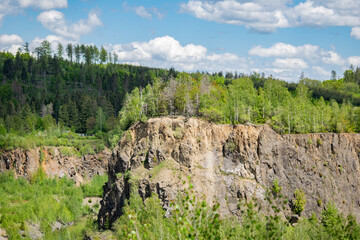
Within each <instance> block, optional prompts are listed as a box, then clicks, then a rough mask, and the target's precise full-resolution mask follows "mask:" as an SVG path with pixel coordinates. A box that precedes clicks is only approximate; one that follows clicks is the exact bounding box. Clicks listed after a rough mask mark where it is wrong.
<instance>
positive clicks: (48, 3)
mask: <svg viewBox="0 0 360 240" xmlns="http://www.w3.org/2000/svg"><path fill="white" fill-rule="evenodd" d="M18 2H19V4H20V7H21V8H28V7H35V8H40V9H43V10H49V9H54V8H67V6H68V4H67V0H18Z"/></svg>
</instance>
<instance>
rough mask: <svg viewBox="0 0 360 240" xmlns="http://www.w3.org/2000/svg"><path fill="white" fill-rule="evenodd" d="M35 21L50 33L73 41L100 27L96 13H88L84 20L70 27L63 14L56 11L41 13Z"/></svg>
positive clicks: (100, 23)
mask: <svg viewBox="0 0 360 240" xmlns="http://www.w3.org/2000/svg"><path fill="white" fill-rule="evenodd" d="M37 20H38V21H39V22H40V23H41V24H42V25H43V26H44V27H45V28H47V29H49V30H50V31H52V32H54V33H56V34H58V35H60V36H63V37H67V38H71V39H75V40H76V39H79V38H80V37H81V36H82V35H85V34H88V33H90V32H91V31H92V30H93V29H94V28H95V27H97V26H101V25H102V22H101V20H100V18H99V16H98V13H96V11H90V13H89V15H88V18H87V19H86V20H83V19H82V20H79V21H77V22H76V23H73V24H71V25H69V24H67V21H66V19H65V16H64V14H63V13H61V12H59V11H56V10H51V11H45V12H42V13H41V14H40V15H39V16H38V17H37Z"/></svg>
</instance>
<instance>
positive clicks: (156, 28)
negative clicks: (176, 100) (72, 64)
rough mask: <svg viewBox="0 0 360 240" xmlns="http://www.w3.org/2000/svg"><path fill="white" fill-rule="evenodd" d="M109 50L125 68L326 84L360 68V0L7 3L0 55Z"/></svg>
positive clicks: (2, 0)
mask: <svg viewBox="0 0 360 240" xmlns="http://www.w3.org/2000/svg"><path fill="white" fill-rule="evenodd" d="M45 39H46V40H48V41H50V42H51V43H52V46H53V48H54V49H55V48H56V46H57V44H58V43H59V42H60V43H62V44H64V45H65V44H67V43H74V44H77V43H84V44H96V45H97V46H101V45H103V46H104V47H105V48H106V49H107V50H108V51H111V52H116V53H117V54H118V55H119V62H120V63H130V64H136V65H145V66H152V67H165V68H169V67H175V68H176V69H177V70H184V71H191V72H193V71H197V70H199V71H209V72H214V71H221V70H222V71H224V72H226V71H237V72H243V73H247V74H248V73H251V72H253V71H256V72H260V73H261V72H264V73H265V74H266V75H267V76H268V75H270V74H271V75H273V76H274V77H278V78H280V79H284V80H287V81H295V82H296V81H298V79H299V76H300V74H301V72H304V73H305V76H307V77H310V78H314V79H319V80H324V79H329V78H330V72H331V70H336V72H337V73H338V75H339V76H342V73H343V72H344V70H346V69H348V68H349V66H350V65H351V64H353V65H354V66H355V67H356V66H360V50H359V49H360V48H359V47H360V1H358V0H342V1H338V0H303V1H299V0H297V1H291V0H277V1H268V0H253V1H249V0H218V1H214V0H213V1H210V0H208V1H203V0H179V1H165V0H153V1H145V0H143V1H140V0H135V1H118V0H116V1H115V0H106V1H104V0H102V1H100V0H0V49H1V50H8V51H11V52H16V50H17V49H18V48H19V47H21V46H22V45H23V44H24V43H25V42H29V43H30V46H31V49H34V48H35V47H36V46H37V45H38V44H39V43H40V42H41V41H43V40H45Z"/></svg>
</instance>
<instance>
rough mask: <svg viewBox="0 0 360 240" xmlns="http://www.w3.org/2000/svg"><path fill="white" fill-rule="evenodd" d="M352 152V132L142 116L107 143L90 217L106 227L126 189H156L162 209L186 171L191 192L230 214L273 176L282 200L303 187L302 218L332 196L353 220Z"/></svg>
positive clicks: (146, 192) (355, 139) (359, 138)
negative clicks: (104, 171) (99, 195)
mask: <svg viewBox="0 0 360 240" xmlns="http://www.w3.org/2000/svg"><path fill="white" fill-rule="evenodd" d="M359 150H360V134H345V133H344V134H335V133H317V134H296V135H295V134H294V135H279V134H277V133H276V132H274V131H273V130H272V129H271V128H270V127H268V126H267V125H216V124H213V123H209V122H207V121H203V120H200V119H194V118H190V119H185V118H183V117H177V118H169V117H164V118H155V119H150V120H148V121H147V122H146V123H137V124H135V125H134V126H132V127H131V128H130V129H129V130H128V131H127V132H126V133H125V135H124V137H123V138H122V139H121V141H120V142H119V144H118V146H117V147H116V148H115V149H114V151H113V153H112V157H111V158H110V160H109V181H108V183H107V184H106V185H105V186H104V194H103V200H102V201H101V209H100V212H99V215H98V221H99V224H100V226H102V227H105V226H109V225H111V224H112V223H113V222H114V221H115V220H116V219H117V218H118V217H119V216H120V215H121V211H122V207H123V206H124V203H125V201H126V199H128V198H129V193H130V188H131V187H136V188H137V189H138V191H139V193H140V195H141V196H142V197H143V198H146V197H148V196H150V195H151V193H156V194H157V195H158V197H159V198H160V199H161V200H162V203H163V205H164V207H165V208H167V207H168V206H169V202H170V201H171V200H172V199H174V198H175V197H176V195H177V192H178V191H179V190H182V189H184V188H185V187H186V186H185V185H184V184H183V180H185V179H186V176H188V175H191V181H192V182H193V185H194V190H195V191H196V192H197V194H198V195H199V196H205V197H206V199H207V201H208V202H212V201H213V200H216V201H218V202H219V203H220V214H221V215H222V216H225V215H229V214H233V215H235V216H236V215H238V214H239V210H238V208H237V204H238V202H239V201H241V200H244V199H245V200H246V199H252V198H256V199H259V200H261V199H264V195H265V192H266V188H269V187H271V186H272V183H273V181H274V179H278V180H279V185H280V186H281V187H282V193H283V194H284V195H285V196H286V197H287V198H288V199H289V200H291V199H293V198H294V191H295V190H296V189H303V190H304V192H305V194H306V199H307V203H306V206H305V211H304V215H306V216H309V215H311V214H312V212H315V213H317V214H319V212H320V211H321V210H322V209H323V206H324V204H327V203H328V202H330V201H332V202H334V203H335V204H336V206H337V207H338V208H339V210H340V211H341V212H343V213H345V214H346V213H352V214H353V215H355V216H356V217H357V218H358V219H360V197H359V196H360V186H359V183H360V159H359V155H360V152H359ZM128 172H130V173H131V178H130V180H129V178H128V177H127V175H129V174H128Z"/></svg>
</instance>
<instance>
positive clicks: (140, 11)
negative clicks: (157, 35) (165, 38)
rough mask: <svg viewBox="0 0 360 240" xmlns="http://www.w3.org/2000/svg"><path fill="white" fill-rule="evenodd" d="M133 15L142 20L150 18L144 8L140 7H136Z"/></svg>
mask: <svg viewBox="0 0 360 240" xmlns="http://www.w3.org/2000/svg"><path fill="white" fill-rule="evenodd" d="M134 10H135V13H136V14H137V15H139V16H140V17H143V18H147V19H151V18H152V15H151V13H149V12H148V11H147V10H146V9H145V7H144V6H140V7H136V8H135V9H134Z"/></svg>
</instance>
